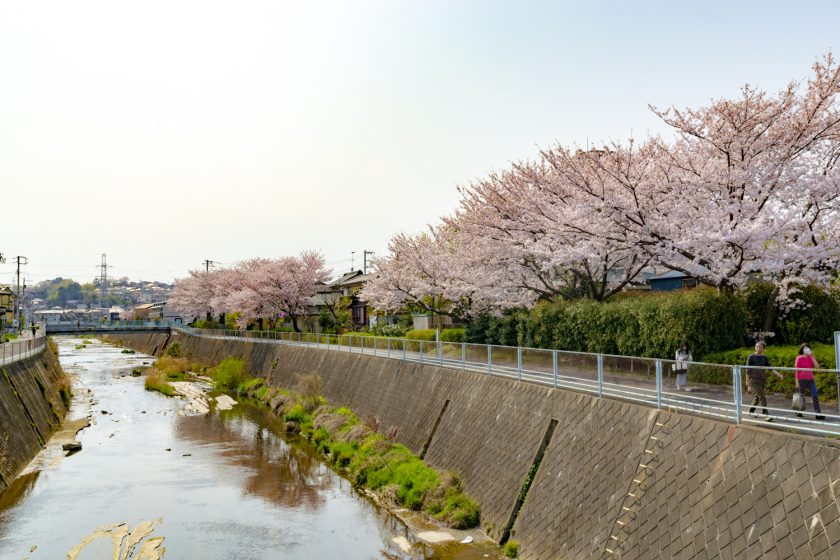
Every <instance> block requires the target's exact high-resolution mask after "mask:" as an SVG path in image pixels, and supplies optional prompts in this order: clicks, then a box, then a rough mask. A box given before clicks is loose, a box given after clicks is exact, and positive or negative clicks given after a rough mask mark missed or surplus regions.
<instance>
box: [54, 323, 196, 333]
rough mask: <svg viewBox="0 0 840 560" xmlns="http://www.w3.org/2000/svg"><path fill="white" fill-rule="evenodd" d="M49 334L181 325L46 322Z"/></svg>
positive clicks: (162, 327) (167, 327)
mask: <svg viewBox="0 0 840 560" xmlns="http://www.w3.org/2000/svg"><path fill="white" fill-rule="evenodd" d="M42 324H43V325H44V326H45V328H46V330H47V333H49V332H50V331H52V332H60V333H62V334H66V333H69V332H90V331H94V330H96V331H121V330H142V329H148V330H163V329H170V328H172V327H173V326H176V325H180V324H181V323H175V322H170V321H45V322H44V323H42Z"/></svg>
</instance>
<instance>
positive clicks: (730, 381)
mask: <svg viewBox="0 0 840 560" xmlns="http://www.w3.org/2000/svg"><path fill="white" fill-rule="evenodd" d="M171 327H172V328H174V329H176V330H179V331H182V332H184V333H187V334H190V335H194V336H201V337H208V338H220V339H245V340H249V341H252V342H257V343H277V344H290V345H296V346H297V345H299V346H310V347H315V348H323V349H328V350H335V351H341V352H348V353H359V354H365V355H372V356H380V357H383V358H390V359H396V360H402V361H407V362H416V363H420V364H428V365H438V366H442V367H449V368H454V369H460V370H462V371H472V372H477V373H482V374H486V375H488V376H498V377H505V378H510V379H515V380H518V381H522V382H529V383H537V384H541V385H547V386H551V387H557V388H563V389H569V390H573V391H579V392H584V393H589V394H592V395H595V396H598V397H608V398H616V399H622V400H626V401H631V402H635V403H639V404H643V405H647V406H652V407H656V408H659V409H671V410H679V411H683V412H690V413H693V414H700V415H703V416H707V417H711V418H716V419H718V420H723V421H727V422H732V423H736V424H740V423H750V424H759V425H763V426H766V427H773V428H776V429H778V428H784V429H790V430H795V431H801V432H808V433H816V434H823V435H840V411H836V413H828V412H827V411H826V410H823V411H822V414H820V415H819V416H821V418H820V419H817V417H816V414H815V413H814V412H810V413H806V414H804V415H802V416H801V417H800V416H797V415H796V413H795V412H794V411H792V410H790V404H789V402H790V397H791V396H790V395H784V396H781V395H768V407H767V409H768V412H769V416H763V415H762V416H757V415H755V414H750V412H749V407H750V406H751V405H750V400H749V399H750V396H749V395H748V394H747V388H746V385H745V380H746V369H747V368H746V367H745V366H732V365H722V364H707V363H702V362H690V363H688V369H687V371H688V389H689V390H685V391H683V390H678V389H677V388H676V387H675V385H674V381H673V379H672V376H671V372H672V370H673V369H674V366H675V365H676V363H677V362H676V361H674V360H665V359H656V358H639V357H633V356H618V355H611V354H594V353H586V352H569V351H564V350H550V349H541V348H526V347H511V346H499V345H486V344H471V343H462V342H437V341H423V340H410V339H406V338H390V337H376V336H359V335H354V334H346V335H332V334H315V333H289V332H274V331H231V330H213V329H195V328H192V327H188V326H185V325H180V324H178V325H171ZM749 369H750V370H758V369H761V368H752V367H751V368H749ZM770 369H773V370H777V371H779V372H788V373H786V374H783V375H791V376H792V375H793V371H794V368H782V367H777V368H770ZM814 376H815V378H817V379H820V380H822V381H823V384H824V383H825V381H826V380H825V379H824V378H825V377H826V376H829V377H830V378H831V383H832V385H836V386H837V387H838V391H839V392H840V372H838V370H816V371H815V372H814ZM709 380H727V382H726V383H709V382H708V381H709ZM826 404H828V403H826ZM838 404H840V402H838Z"/></svg>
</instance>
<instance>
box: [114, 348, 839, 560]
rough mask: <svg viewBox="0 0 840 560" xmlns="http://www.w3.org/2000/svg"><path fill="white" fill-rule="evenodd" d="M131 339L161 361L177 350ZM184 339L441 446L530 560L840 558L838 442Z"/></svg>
mask: <svg viewBox="0 0 840 560" xmlns="http://www.w3.org/2000/svg"><path fill="white" fill-rule="evenodd" d="M122 338H123V339H124V341H125V342H126V343H127V344H128V345H130V346H132V347H134V348H137V349H138V350H143V351H147V352H150V351H152V350H154V349H157V351H158V352H160V351H161V350H162V349H163V346H165V344H166V340H167V339H166V335H124V336H123V337H122ZM175 339H180V340H181V344H182V348H183V349H184V351H185V352H186V354H187V355H189V356H191V357H193V358H195V359H197V360H201V361H207V362H217V361H220V360H221V359H223V358H224V357H226V356H231V355H232V356H236V357H241V358H243V359H245V360H246V362H247V364H248V369H249V371H250V373H251V374H253V375H259V376H262V377H265V378H266V379H268V380H269V383H270V384H271V385H273V386H277V387H285V388H290V387H292V386H294V384H295V376H296V375H298V374H308V373H316V374H318V375H320V376H321V378H322V379H323V384H324V395H325V396H326V397H327V398H328V399H329V400H330V401H331V402H332V403H333V404H335V405H346V406H348V407H349V408H351V409H352V410H354V411H355V412H356V413H357V414H359V415H360V416H361V417H363V418H364V417H374V418H375V419H376V420H377V421H378V423H379V426H380V430H381V431H383V432H385V431H387V430H392V431H396V438H397V440H399V441H401V442H402V443H405V444H406V445H407V446H408V447H410V448H412V449H413V450H415V451H417V452H420V451H423V450H424V449H426V447H427V446H428V448H427V451H426V454H425V460H426V461H427V462H428V463H429V464H431V465H433V466H435V467H438V468H441V469H452V470H455V471H458V472H459V473H460V474H461V475H462V477H463V480H464V483H465V487H466V489H467V491H468V492H469V493H470V495H472V496H473V497H475V498H476V499H477V500H478V501H479V503H480V504H481V508H482V526H483V527H484V528H485V530H486V531H487V532H488V534H490V535H491V536H492V537H494V538H496V539H499V538H500V537H501V535H502V534H503V532H504V529H505V528H506V527H509V528H510V529H511V534H512V538H513V539H515V540H517V541H518V542H519V543H520V548H521V551H522V557H523V558H526V559H530V558H539V559H549V558H634V559H635V558H698V559H703V558H747V559H754V558H779V559H784V558H818V559H829V558H840V509H838V498H840V448H838V446H837V444H836V443H835V442H834V441H832V440H827V439H821V438H810V437H806V436H800V435H789V434H785V433H782V432H772V431H769V430H762V429H758V428H751V427H744V426H733V425H729V424H726V423H722V422H717V421H714V420H710V419H705V418H701V417H697V416H691V415H687V414H678V413H672V412H668V411H664V410H663V411H658V410H656V409H652V408H649V407H643V406H638V405H635V404H631V403H626V402H620V401H616V400H610V399H597V398H595V397H592V396H589V395H584V394H579V393H573V392H569V391H564V390H559V389H551V388H546V387H542V386H538V385H533V384H527V383H518V382H515V381H512V380H507V379H501V378H498V377H488V376H487V375H482V374H478V373H470V372H462V371H459V370H457V369H449V368H440V367H437V366H432V365H422V366H421V365H420V364H416V363H410V362H408V363H403V362H400V361H397V360H389V359H386V358H380V357H374V356H364V355H359V354H349V353H344V352H336V351H330V350H322V349H317V348H311V347H295V346H287V345H282V344H266V343H255V342H249V341H246V340H216V339H208V338H199V337H192V336H180V335H173V336H172V337H171V338H170V340H175ZM552 421H554V431H553V435H552V436H551V438H550V440H549V441H548V445H547V447H546V448H545V454H544V456H543V459H542V462H541V464H540V466H539V469H538V470H537V472H536V475H535V476H534V481H533V484H532V486H531V488H530V491H529V492H528V494H527V497H526V499H525V501H524V503H523V505H522V507H521V509H520V510H519V512H518V516H517V517H516V518H515V520H514V519H512V513H513V511H514V509H515V504H516V502H517V497H518V495H519V493H520V490H521V488H522V483H523V481H524V480H525V478H526V477H527V476H528V473H529V470H530V469H531V466H532V464H533V462H534V459H535V457H536V455H537V452H538V450H539V449H540V445H541V443H542V442H543V440H544V438H545V437H546V435H547V433H551V432H547V430H548V428H549V426H550V425H551V424H552ZM433 430H434V433H433ZM512 521H513V524H512V525H510V524H511V522H512Z"/></svg>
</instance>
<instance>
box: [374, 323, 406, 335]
mask: <svg viewBox="0 0 840 560" xmlns="http://www.w3.org/2000/svg"><path fill="white" fill-rule="evenodd" d="M409 330H411V327H408V326H405V325H399V324H397V325H376V326H375V327H373V333H374V334H375V335H376V336H391V337H395V338H405V335H406V333H407V332H408V331H409Z"/></svg>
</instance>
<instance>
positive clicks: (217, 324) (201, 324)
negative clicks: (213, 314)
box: [192, 319, 225, 329]
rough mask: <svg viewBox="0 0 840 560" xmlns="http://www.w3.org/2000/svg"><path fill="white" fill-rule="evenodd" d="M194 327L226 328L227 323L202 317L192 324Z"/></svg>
mask: <svg viewBox="0 0 840 560" xmlns="http://www.w3.org/2000/svg"><path fill="white" fill-rule="evenodd" d="M192 326H193V327H195V328H197V329H224V328H225V325H223V324H222V323H220V322H218V321H208V320H206V319H201V320H199V321H195V322H194V323H193V324H192Z"/></svg>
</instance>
